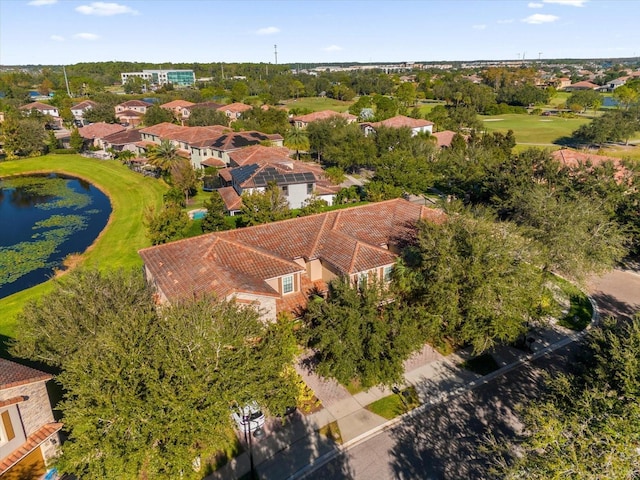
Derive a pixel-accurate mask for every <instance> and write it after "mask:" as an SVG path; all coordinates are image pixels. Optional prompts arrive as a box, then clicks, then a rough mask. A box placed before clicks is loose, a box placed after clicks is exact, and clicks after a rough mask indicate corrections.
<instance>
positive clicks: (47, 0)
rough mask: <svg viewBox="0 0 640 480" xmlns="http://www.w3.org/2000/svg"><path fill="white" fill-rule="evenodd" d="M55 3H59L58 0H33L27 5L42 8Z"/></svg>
mask: <svg viewBox="0 0 640 480" xmlns="http://www.w3.org/2000/svg"><path fill="white" fill-rule="evenodd" d="M54 3H58V0H32V1H31V2H29V3H28V4H27V5H31V6H32V7H41V6H42V5H53V4H54Z"/></svg>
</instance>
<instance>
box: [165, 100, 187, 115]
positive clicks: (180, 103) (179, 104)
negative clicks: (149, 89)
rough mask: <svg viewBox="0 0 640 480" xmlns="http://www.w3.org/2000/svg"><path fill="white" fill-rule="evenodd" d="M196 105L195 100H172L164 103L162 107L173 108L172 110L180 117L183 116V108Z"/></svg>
mask: <svg viewBox="0 0 640 480" xmlns="http://www.w3.org/2000/svg"><path fill="white" fill-rule="evenodd" d="M192 105H195V103H193V102H189V101H187V100H172V101H171V102H167V103H163V104H162V105H160V108H164V109H166V110H171V112H172V113H173V114H174V115H175V116H176V117H179V118H182V109H184V108H186V107H191V106H192Z"/></svg>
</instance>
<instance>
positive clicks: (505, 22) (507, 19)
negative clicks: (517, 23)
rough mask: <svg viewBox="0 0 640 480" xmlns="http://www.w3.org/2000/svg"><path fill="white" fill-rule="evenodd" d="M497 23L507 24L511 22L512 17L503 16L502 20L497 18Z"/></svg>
mask: <svg viewBox="0 0 640 480" xmlns="http://www.w3.org/2000/svg"><path fill="white" fill-rule="evenodd" d="M498 23H499V24H501V25H504V24H507V23H513V18H505V19H503V20H498Z"/></svg>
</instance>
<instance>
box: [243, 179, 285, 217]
mask: <svg viewBox="0 0 640 480" xmlns="http://www.w3.org/2000/svg"><path fill="white" fill-rule="evenodd" d="M241 214H242V219H243V223H244V224H245V225H260V224H261V223H269V222H275V221H277V220H282V219H284V218H287V217H288V216H289V201H288V200H287V198H286V197H285V196H284V195H283V194H282V191H281V189H280V187H278V185H276V184H275V183H270V184H269V185H267V187H266V188H265V190H264V192H260V191H254V192H244V193H243V194H242V208H241Z"/></svg>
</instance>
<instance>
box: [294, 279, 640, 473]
mask: <svg viewBox="0 0 640 480" xmlns="http://www.w3.org/2000/svg"><path fill="white" fill-rule="evenodd" d="M589 292H590V294H591V295H592V297H593V298H594V300H595V301H596V302H597V304H598V306H599V310H600V314H601V316H607V315H616V316H629V315H632V314H633V313H634V312H636V311H638V310H640V275H638V273H635V272H632V271H622V270H615V271H613V272H610V273H608V274H606V275H604V276H602V277H594V278H593V279H591V281H590V282H589ZM577 348H578V346H577V345H576V344H570V345H569V346H567V347H563V348H561V349H559V350H557V351H555V352H554V353H552V354H550V355H545V356H544V357H541V358H539V359H538V360H535V361H533V362H531V363H526V364H525V365H524V366H522V367H521V368H517V369H515V370H512V371H510V372H508V373H506V374H505V375H503V376H501V377H498V378H497V379H495V380H493V381H492V382H490V383H487V384H484V385H482V386H480V387H478V388H476V389H475V390H472V391H470V392H466V393H464V394H462V395H461V396H460V397H458V398H457V399H456V400H454V401H451V402H448V403H445V404H442V405H437V406H434V407H433V408H430V409H427V410H426V411H424V412H422V413H421V414H420V415H416V416H414V417H411V418H408V419H407V420H405V421H403V422H401V423H400V424H398V425H396V426H394V427H393V428H391V429H389V430H386V431H383V432H381V433H379V434H378V435H375V436H372V437H369V438H368V439H366V440H365V441H363V442H361V443H359V444H357V445H355V446H353V447H352V448H350V449H349V450H348V451H347V452H345V453H343V455H342V456H341V457H338V458H336V459H334V460H332V461H330V462H329V463H327V464H326V465H324V466H322V467H319V468H318V469H317V470H315V471H313V472H311V473H309V474H308V475H307V476H305V477H304V478H311V479H332V478H333V479H339V478H340V479H342V478H353V479H356V480H357V479H367V480H370V479H376V480H377V479H381V480H382V479H396V478H402V479H405V478H406V479H411V478H423V479H430V478H433V479H436V478H437V479H441V478H444V479H458V478H467V479H473V478H485V477H486V475H487V472H488V468H489V467H490V466H491V464H492V462H493V461H494V460H495V455H493V454H491V453H487V452H485V451H483V449H482V447H486V445H487V440H488V439H489V438H491V437H494V438H496V439H500V438H505V437H513V436H514V435H517V434H518V433H519V432H520V429H521V424H520V422H519V421H518V418H517V416H516V411H517V405H518V404H519V403H521V402H523V401H525V400H527V399H530V398H533V397H535V396H536V394H537V393H538V392H539V391H540V388H541V386H542V376H541V373H542V372H543V371H547V372H550V373H551V374H553V372H554V371H557V370H558V369H564V368H565V367H567V365H570V363H567V362H568V360H569V359H570V357H571V351H572V350H576V349H577Z"/></svg>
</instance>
